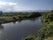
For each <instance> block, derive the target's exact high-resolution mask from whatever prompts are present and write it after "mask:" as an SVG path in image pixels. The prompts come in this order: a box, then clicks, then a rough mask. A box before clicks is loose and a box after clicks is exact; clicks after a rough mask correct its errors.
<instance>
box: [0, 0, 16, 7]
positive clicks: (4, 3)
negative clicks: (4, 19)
mask: <svg viewBox="0 0 53 40" xmlns="http://www.w3.org/2000/svg"><path fill="white" fill-rule="evenodd" d="M1 5H16V3H14V2H1V1H0V6H1Z"/></svg>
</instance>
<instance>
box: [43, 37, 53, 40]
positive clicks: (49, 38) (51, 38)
mask: <svg viewBox="0 0 53 40" xmlns="http://www.w3.org/2000/svg"><path fill="white" fill-rule="evenodd" d="M44 40H53V37H48V38H46V39H44Z"/></svg>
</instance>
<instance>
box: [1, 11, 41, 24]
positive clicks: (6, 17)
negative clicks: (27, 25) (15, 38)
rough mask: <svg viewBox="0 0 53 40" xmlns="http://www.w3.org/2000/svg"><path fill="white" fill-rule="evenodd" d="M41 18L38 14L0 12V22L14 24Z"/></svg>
mask: <svg viewBox="0 0 53 40" xmlns="http://www.w3.org/2000/svg"><path fill="white" fill-rule="evenodd" d="M39 16H41V14H40V13H39V12H5V13H3V12H2V11H0V20H3V21H5V23H6V22H14V21H20V20H23V19H24V20H25V19H31V18H36V17H39ZM1 23H2V22H1Z"/></svg>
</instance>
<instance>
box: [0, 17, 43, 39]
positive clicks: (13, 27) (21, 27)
mask: <svg viewBox="0 0 53 40" xmlns="http://www.w3.org/2000/svg"><path fill="white" fill-rule="evenodd" d="M1 26H2V28H0V40H21V39H22V38H24V37H26V36H27V35H29V34H31V33H32V34H36V33H37V31H38V30H39V29H40V28H41V27H42V22H41V17H38V18H36V19H35V20H22V21H20V22H19V21H17V22H15V23H13V22H11V23H5V24H2V25H1Z"/></svg>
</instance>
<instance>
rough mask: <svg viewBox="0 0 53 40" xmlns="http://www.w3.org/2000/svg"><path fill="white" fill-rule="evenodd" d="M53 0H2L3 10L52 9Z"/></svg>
mask: <svg viewBox="0 0 53 40" xmlns="http://www.w3.org/2000/svg"><path fill="white" fill-rule="evenodd" d="M52 9H53V0H0V10H2V11H30V10H31V11H36V10H52Z"/></svg>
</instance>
